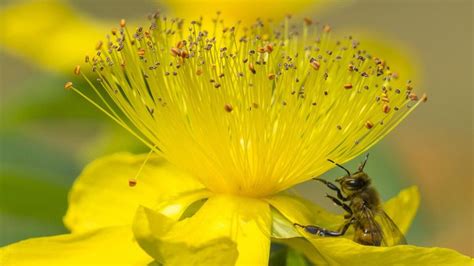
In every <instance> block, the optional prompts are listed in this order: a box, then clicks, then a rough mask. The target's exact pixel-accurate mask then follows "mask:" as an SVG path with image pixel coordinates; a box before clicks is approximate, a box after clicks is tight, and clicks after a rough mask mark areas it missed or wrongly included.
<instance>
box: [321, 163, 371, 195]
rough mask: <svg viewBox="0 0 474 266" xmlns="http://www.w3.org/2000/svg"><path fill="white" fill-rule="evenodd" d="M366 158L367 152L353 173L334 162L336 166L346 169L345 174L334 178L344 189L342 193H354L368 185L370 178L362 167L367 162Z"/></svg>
mask: <svg viewBox="0 0 474 266" xmlns="http://www.w3.org/2000/svg"><path fill="white" fill-rule="evenodd" d="M368 158H369V154H367V155H366V157H365V160H364V161H363V162H362V164H361V165H360V166H359V168H358V170H357V172H355V173H353V174H351V173H350V172H349V170H347V169H346V168H344V167H343V166H342V165H339V164H337V163H335V164H336V165H337V166H339V167H340V168H342V169H344V171H346V173H347V175H345V176H343V177H340V178H338V179H336V182H338V183H339V184H341V188H342V190H343V191H344V193H346V194H348V195H350V194H353V193H356V192H358V191H361V190H363V189H365V188H366V187H367V186H368V185H370V178H369V176H368V175H367V174H366V173H365V172H364V167H365V164H366V163H367V159H368ZM329 161H331V160H329ZM331 162H333V161H331Z"/></svg>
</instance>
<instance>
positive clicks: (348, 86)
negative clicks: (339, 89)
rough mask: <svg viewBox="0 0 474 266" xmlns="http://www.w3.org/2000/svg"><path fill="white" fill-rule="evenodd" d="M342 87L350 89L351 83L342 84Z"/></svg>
mask: <svg viewBox="0 0 474 266" xmlns="http://www.w3.org/2000/svg"><path fill="white" fill-rule="evenodd" d="M344 89H346V90H348V89H352V84H351V83H346V84H344Z"/></svg>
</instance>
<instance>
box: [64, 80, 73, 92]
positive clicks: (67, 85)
mask: <svg viewBox="0 0 474 266" xmlns="http://www.w3.org/2000/svg"><path fill="white" fill-rule="evenodd" d="M64 88H65V89H66V90H70V89H71V88H72V82H70V81H68V82H66V83H65V84H64Z"/></svg>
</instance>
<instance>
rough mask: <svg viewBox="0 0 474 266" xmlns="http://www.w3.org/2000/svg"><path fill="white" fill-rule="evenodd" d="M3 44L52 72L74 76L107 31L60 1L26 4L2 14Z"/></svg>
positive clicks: (1, 40) (0, 15)
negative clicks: (85, 57)
mask: <svg viewBox="0 0 474 266" xmlns="http://www.w3.org/2000/svg"><path fill="white" fill-rule="evenodd" d="M0 20H1V21H2V34H0V44H1V45H2V46H3V47H5V48H6V49H7V50H9V51H10V52H13V53H15V54H18V55H20V56H23V57H25V58H27V60H28V61H33V62H36V63H38V64H40V65H41V66H44V67H47V68H48V69H51V70H56V71H57V70H61V71H68V72H70V73H72V69H73V67H74V65H76V64H78V63H81V62H82V61H83V57H84V55H85V54H86V53H87V52H90V51H91V50H92V49H93V48H94V47H93V46H94V44H95V43H97V41H98V40H99V39H100V38H102V37H103V35H104V33H105V32H106V28H105V27H103V26H101V25H98V23H97V22H91V21H90V20H89V19H87V18H85V17H81V16H80V15H79V14H78V11H77V10H74V9H72V8H70V7H68V6H67V5H65V4H63V3H62V2H61V1H57V0H49V1H25V2H23V3H21V4H14V5H13V4H12V5H10V6H7V7H6V8H4V9H3V10H1V11H0Z"/></svg>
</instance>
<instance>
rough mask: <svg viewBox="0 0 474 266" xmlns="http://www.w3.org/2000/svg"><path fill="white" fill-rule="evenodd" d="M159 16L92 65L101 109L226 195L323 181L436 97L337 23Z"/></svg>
mask: <svg viewBox="0 0 474 266" xmlns="http://www.w3.org/2000/svg"><path fill="white" fill-rule="evenodd" d="M150 19H151V21H152V22H151V26H150V27H148V28H143V27H139V28H138V29H137V30H136V31H133V32H131V31H130V30H129V29H128V28H127V27H126V23H125V21H124V20H122V21H121V23H120V29H119V30H112V35H111V36H108V37H107V41H105V42H99V43H98V45H97V47H96V48H97V53H96V54H95V55H94V56H93V57H86V62H87V63H89V64H90V66H91V67H92V70H93V71H94V72H96V73H97V75H98V81H99V82H100V84H101V85H102V88H100V89H99V88H96V87H93V88H94V90H95V92H96V93H97V94H98V95H99V96H100V98H101V99H102V100H103V102H102V105H101V107H100V108H102V110H103V111H104V112H106V113H107V114H108V115H109V116H111V117H112V118H113V119H114V120H116V121H117V122H118V123H119V124H121V125H122V126H124V127H125V128H126V129H128V130H129V131H131V132H133V134H135V135H136V136H137V137H139V138H140V139H141V140H142V141H143V142H145V143H146V144H147V145H148V146H149V147H150V148H153V149H154V150H155V151H156V152H157V153H158V154H160V155H162V156H163V157H164V158H166V159H167V160H168V161H170V162H172V163H173V164H175V165H177V166H179V167H181V168H183V169H186V170H187V171H188V172H189V173H191V174H192V175H193V176H194V177H195V178H197V179H198V180H199V181H200V182H201V183H202V184H203V185H204V186H205V187H206V188H208V189H209V190H211V191H212V192H215V193H226V194H234V195H245V196H252V197H261V196H267V195H272V194H275V193H278V192H280V191H283V190H285V189H287V188H289V187H291V186H293V185H295V184H298V183H301V182H304V181H306V180H308V179H310V178H311V177H314V176H317V175H320V174H321V173H323V172H325V171H326V170H328V169H329V168H330V167H332V164H331V163H329V162H328V161H327V159H328V158H331V159H332V160H335V161H338V162H341V163H342V162H345V161H347V160H349V159H351V158H353V157H354V156H357V155H358V154H360V153H361V152H363V151H364V150H366V149H367V148H368V147H370V146H371V145H373V144H374V143H375V142H377V141H378V140H379V139H380V138H381V137H383V136H384V135H385V134H387V133H388V132H389V131H390V130H391V129H393V128H394V126H396V125H397V124H398V123H399V122H400V121H401V120H402V119H403V118H404V117H405V116H406V115H407V114H408V113H409V112H410V111H411V110H413V109H414V107H416V105H417V104H418V103H419V102H421V101H422V100H424V99H426V97H422V98H421V99H420V98H418V97H417V96H416V94H415V93H414V92H413V88H412V84H411V83H410V81H406V80H405V81H402V80H403V79H401V78H399V75H398V74H397V73H396V72H394V71H393V70H391V69H390V65H389V64H388V63H387V62H385V61H384V60H383V59H381V58H379V57H377V55H372V54H370V52H368V51H365V50H364V48H363V46H361V45H360V44H359V42H358V41H357V40H355V39H354V38H352V37H351V36H347V37H344V38H341V39H334V37H333V36H331V27H330V26H328V25H324V26H321V25H319V24H313V23H312V21H310V20H305V21H301V23H296V24H293V22H292V21H291V20H290V19H287V20H286V21H285V22H284V23H282V24H277V25H273V24H272V23H271V22H268V23H267V22H265V23H264V22H262V21H257V22H256V23H255V24H253V25H251V26H250V27H248V28H247V27H245V26H243V25H240V24H239V23H237V24H236V25H230V26H226V25H224V24H223V22H221V21H219V20H217V19H216V20H214V22H213V23H212V24H211V25H210V26H206V24H205V22H204V21H201V20H200V21H191V22H190V23H185V22H184V21H183V20H181V19H169V18H166V17H163V16H161V15H159V14H155V15H153V16H151V17H150ZM300 24H301V25H300ZM75 71H76V72H78V71H77V68H76V70H75ZM86 78H87V77H86ZM91 85H92V86H93V84H92V83H91ZM73 89H74V90H75V91H76V92H78V93H80V94H81V95H83V96H85V95H84V94H83V92H82V91H80V90H78V89H76V88H73ZM104 94H105V95H104ZM85 97H86V96H85ZM104 98H106V99H104ZM109 99H111V100H112V101H113V103H112V104H110V103H109Z"/></svg>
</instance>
